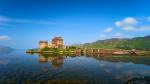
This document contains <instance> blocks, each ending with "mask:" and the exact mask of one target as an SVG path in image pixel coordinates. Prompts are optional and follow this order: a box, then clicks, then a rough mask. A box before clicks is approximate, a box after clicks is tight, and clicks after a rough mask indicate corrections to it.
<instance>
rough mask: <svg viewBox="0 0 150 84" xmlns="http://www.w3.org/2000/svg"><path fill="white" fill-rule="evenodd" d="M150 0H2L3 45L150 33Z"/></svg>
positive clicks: (68, 42)
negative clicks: (60, 38) (54, 39)
mask: <svg viewBox="0 0 150 84" xmlns="http://www.w3.org/2000/svg"><path fill="white" fill-rule="evenodd" d="M149 3H150V0H0V45H5V46H10V47H13V48H16V49H28V48H37V47H38V42H39V40H47V41H48V42H51V39H52V38H53V37H54V36H62V38H63V39H64V43H65V45H71V44H82V43H87V42H93V41H96V40H103V39H109V38H133V37H142V36H146V35H150V5H149Z"/></svg>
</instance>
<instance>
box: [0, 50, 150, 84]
mask: <svg viewBox="0 0 150 84" xmlns="http://www.w3.org/2000/svg"><path fill="white" fill-rule="evenodd" d="M145 76H150V56H109V55H108V56H103V55H64V56H62V55H49V54H45V55H43V54H32V55H31V54H27V53H25V51H24V50H15V51H14V52H11V53H5V54H1V55H0V84H52V83H55V84H57V83H60V84H125V83H127V82H128V81H131V80H132V79H135V78H143V77H145ZM143 82H145V81H143Z"/></svg>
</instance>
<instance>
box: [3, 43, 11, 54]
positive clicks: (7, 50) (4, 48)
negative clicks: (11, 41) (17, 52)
mask: <svg viewBox="0 0 150 84" xmlns="http://www.w3.org/2000/svg"><path fill="white" fill-rule="evenodd" d="M12 51H14V49H13V48H11V47H8V46H2V45H0V54H6V53H10V52H12Z"/></svg>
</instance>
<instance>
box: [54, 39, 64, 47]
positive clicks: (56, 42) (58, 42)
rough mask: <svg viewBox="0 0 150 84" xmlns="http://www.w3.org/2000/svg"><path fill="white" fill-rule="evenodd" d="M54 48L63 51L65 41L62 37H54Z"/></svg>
mask: <svg viewBox="0 0 150 84" xmlns="http://www.w3.org/2000/svg"><path fill="white" fill-rule="evenodd" d="M52 47H54V48H59V49H63V47H64V45H63V39H62V38H61V37H54V38H53V39H52Z"/></svg>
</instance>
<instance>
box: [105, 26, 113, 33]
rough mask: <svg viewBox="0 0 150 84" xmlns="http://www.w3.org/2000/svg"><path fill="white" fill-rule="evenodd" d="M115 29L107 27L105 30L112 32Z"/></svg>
mask: <svg viewBox="0 0 150 84" xmlns="http://www.w3.org/2000/svg"><path fill="white" fill-rule="evenodd" d="M112 30H113V29H112V28H111V27H109V28H106V29H105V30H104V32H111V31H112Z"/></svg>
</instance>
